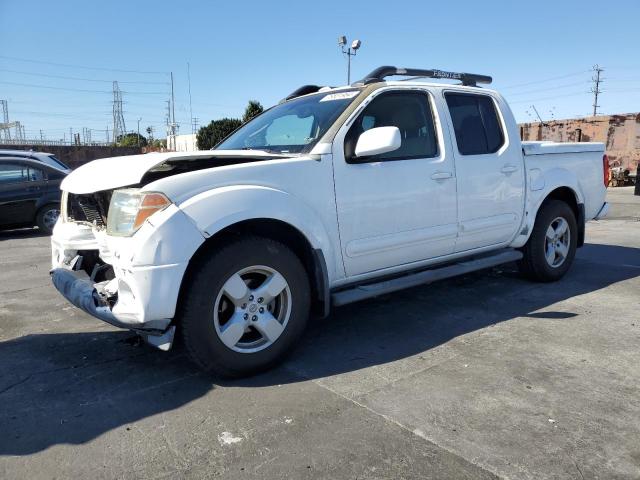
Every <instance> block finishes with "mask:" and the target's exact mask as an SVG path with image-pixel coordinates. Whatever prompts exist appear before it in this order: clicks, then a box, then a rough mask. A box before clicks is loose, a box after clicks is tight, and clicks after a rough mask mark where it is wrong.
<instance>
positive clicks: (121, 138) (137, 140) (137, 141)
mask: <svg viewBox="0 0 640 480" xmlns="http://www.w3.org/2000/svg"><path fill="white" fill-rule="evenodd" d="M116 143H117V144H118V146H120V147H138V146H140V147H146V146H147V139H146V138H145V137H143V136H142V135H138V134H137V133H135V132H131V133H125V134H124V135H118V138H117V139H116Z"/></svg>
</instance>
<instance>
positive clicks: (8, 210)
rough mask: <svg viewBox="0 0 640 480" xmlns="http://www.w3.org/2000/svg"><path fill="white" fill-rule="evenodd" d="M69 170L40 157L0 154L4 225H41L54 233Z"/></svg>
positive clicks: (0, 210)
mask: <svg viewBox="0 0 640 480" xmlns="http://www.w3.org/2000/svg"><path fill="white" fill-rule="evenodd" d="M65 176H66V172H64V171H62V170H60V169H58V168H53V167H51V166H49V165H46V164H44V163H42V162H40V161H37V160H31V159H26V158H19V157H0V228H18V227H30V226H33V225H37V226H38V228H39V229H40V230H42V231H43V232H46V233H51V231H52V230H53V226H54V225H55V223H56V221H57V220H58V215H59V214H60V196H61V192H60V183H61V182H62V179H63V178H64V177H65Z"/></svg>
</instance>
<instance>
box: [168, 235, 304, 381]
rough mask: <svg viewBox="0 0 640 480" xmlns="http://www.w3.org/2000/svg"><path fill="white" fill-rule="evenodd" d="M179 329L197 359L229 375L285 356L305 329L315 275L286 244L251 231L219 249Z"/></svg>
mask: <svg viewBox="0 0 640 480" xmlns="http://www.w3.org/2000/svg"><path fill="white" fill-rule="evenodd" d="M185 292H186V293H185V295H184V298H183V308H182V315H181V319H180V322H181V324H180V327H181V328H182V334H183V338H184V343H185V346H186V347H187V351H188V353H189V356H190V357H191V359H192V360H193V361H194V362H195V363H196V364H198V365H199V366H200V367H201V368H203V369H204V370H207V371H215V372H216V373H219V374H222V375H225V376H233V377H238V376H246V375H251V374H254V373H258V372H260V371H262V370H265V369H267V368H270V367H272V366H273V365H275V364H276V363H278V362H280V361H281V360H282V359H283V358H284V357H285V356H286V354H287V353H289V352H290V351H291V350H292V349H293V347H294V345H295V343H296V341H297V340H298V339H299V337H300V335H301V334H302V332H303V331H304V328H305V326H306V323H307V318H308V316H309V304H310V294H309V281H308V279H307V273H306V270H305V269H304V266H303V265H302V263H301V262H300V260H299V259H298V257H297V256H296V255H295V254H294V253H293V252H292V251H291V250H289V249H288V248H287V247H286V246H285V245H283V244H281V243H279V242H275V241H273V240H270V239H266V238H258V237H250V238H248V239H246V240H241V241H238V242H234V243H232V244H230V245H228V246H227V247H224V248H222V249H220V250H218V251H217V252H216V253H214V254H213V255H212V256H211V257H209V258H208V259H207V260H205V261H204V262H203V263H202V264H201V265H200V266H199V267H198V269H197V271H196V272H195V273H194V275H193V276H192V278H191V281H190V284H189V285H188V287H187V289H186V290H185Z"/></svg>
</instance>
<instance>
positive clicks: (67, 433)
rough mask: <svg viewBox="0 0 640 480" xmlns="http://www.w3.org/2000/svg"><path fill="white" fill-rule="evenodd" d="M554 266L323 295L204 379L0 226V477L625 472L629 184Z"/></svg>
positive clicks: (22, 237) (632, 358)
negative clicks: (247, 375) (77, 292)
mask: <svg viewBox="0 0 640 480" xmlns="http://www.w3.org/2000/svg"><path fill="white" fill-rule="evenodd" d="M609 201H610V202H611V203H612V209H611V215H610V217H609V219H607V220H603V221H600V222H590V223H589V224H588V226H587V244H586V245H585V247H584V248H582V249H580V250H579V251H578V254H577V258H576V260H575V263H574V265H573V267H572V269H571V271H570V272H569V273H568V275H567V276H566V277H565V278H564V279H563V280H562V281H560V282H558V283H554V284H535V283H530V282H527V281H525V280H523V279H521V278H520V277H519V276H518V274H517V272H516V271H515V269H514V267H513V266H511V265H507V266H504V267H500V268H497V269H493V270H490V271H484V272H479V273H476V274H472V275H467V276H464V277H461V278H456V279H452V280H450V281H445V282H441V283H437V284H432V285H426V286H422V287H418V288H414V289H411V290H407V291H404V292H400V293H397V294H393V295H387V296H383V297H379V298H377V299H374V300H370V301H366V302H363V303H360V304H353V305H350V306H347V307H343V308H339V309H336V310H335V312H334V313H333V314H332V315H331V317H330V318H328V319H326V320H324V321H321V322H315V323H314V324H313V325H312V326H311V327H310V328H309V330H308V332H307V334H306V335H305V337H304V341H303V342H302V345H301V346H300V348H298V349H297V350H296V351H295V352H294V353H293V355H292V356H291V358H290V359H289V360H287V361H286V363H285V364H284V365H283V366H282V367H280V368H278V369H276V370H273V371H270V372H268V373H266V374H263V375H260V376H258V377H254V378H251V379H246V380H241V381H222V380H220V379H217V378H215V377H212V376H210V375H206V374H203V373H200V372H199V371H198V370H197V369H195V368H194V367H193V366H192V365H191V364H190V363H189V362H188V360H187V359H186V357H185V356H184V354H183V353H182V352H181V351H180V350H177V351H173V352H169V353H163V352H160V351H158V350H155V349H153V348H151V347H148V346H147V345H144V344H140V343H139V342H137V341H136V337H135V336H134V335H132V334H131V333H129V332H125V331H120V330H117V329H114V328H111V327H109V326H107V325H105V324H103V323H101V322H100V321H98V320H95V319H93V318H91V317H89V316H87V315H86V314H84V313H83V312H81V311H79V310H77V309H76V308H74V307H72V306H70V305H68V304H67V303H66V301H65V300H64V299H63V298H62V297H61V296H60V295H59V294H58V293H57V292H56V291H55V290H54V288H53V287H52V285H51V284H50V280H49V276H48V269H49V239H48V238H47V237H44V236H40V235H39V234H38V232H37V230H20V231H11V232H0V478H3V479H25V478H29V479H40V478H43V479H44V478H46V479H49V478H72V477H73V478H145V479H148V478H217V477H221V478H278V479H280V478H296V479H298V478H349V479H355V478H364V479H377V478H389V479H400V478H420V479H429V478H446V479H458V478H469V479H483V478H495V477H501V478H512V479H544V478H576V479H589V478H601V479H612V478H640V348H639V347H638V345H639V344H640V293H639V292H640V197H635V196H633V190H632V188H619V189H614V190H610V192H609Z"/></svg>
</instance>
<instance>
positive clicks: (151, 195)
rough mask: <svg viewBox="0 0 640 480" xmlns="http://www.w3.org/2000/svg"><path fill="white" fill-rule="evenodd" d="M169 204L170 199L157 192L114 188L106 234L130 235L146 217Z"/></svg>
mask: <svg viewBox="0 0 640 480" xmlns="http://www.w3.org/2000/svg"><path fill="white" fill-rule="evenodd" d="M170 204H171V201H170V200H169V199H168V198H167V197H166V196H164V195H163V194H162V193H159V192H141V191H140V190H138V189H136V188H125V189H122V190H116V191H114V192H113V195H112V196H111V203H110V204H109V214H108V215H107V234H108V235H115V236H121V237H130V236H131V235H133V234H134V233H135V232H136V231H138V229H139V228H140V227H141V226H142V224H143V223H144V221H145V220H146V219H147V218H149V217H150V216H151V215H153V214H154V213H156V212H159V211H161V210H164V209H165V208H167V207H168V206H169V205H170Z"/></svg>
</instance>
